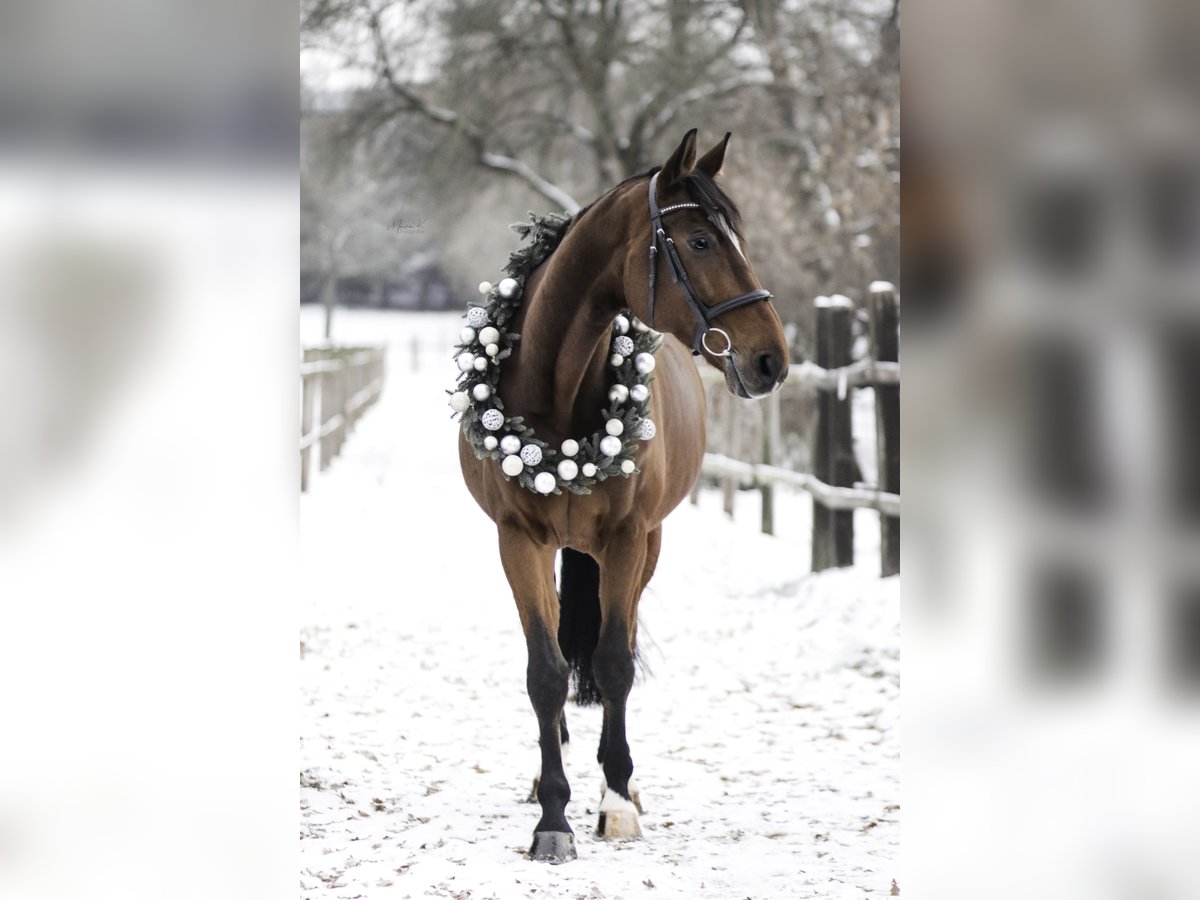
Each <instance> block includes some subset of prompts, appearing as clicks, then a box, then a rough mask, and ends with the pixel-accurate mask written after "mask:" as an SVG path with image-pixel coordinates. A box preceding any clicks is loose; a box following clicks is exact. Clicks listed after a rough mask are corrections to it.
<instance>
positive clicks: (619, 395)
mask: <svg viewBox="0 0 1200 900" xmlns="http://www.w3.org/2000/svg"><path fill="white" fill-rule="evenodd" d="M608 399H609V400H613V401H616V402H617V403H624V402H625V401H626V400H628V399H629V388H627V387H625V385H623V384H614V385H613V386H612V387H610V388H609V389H608Z"/></svg>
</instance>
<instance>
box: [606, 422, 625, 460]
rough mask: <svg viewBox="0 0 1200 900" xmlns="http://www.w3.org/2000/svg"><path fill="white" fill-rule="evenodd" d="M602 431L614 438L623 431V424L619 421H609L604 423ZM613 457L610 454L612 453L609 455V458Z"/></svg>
mask: <svg viewBox="0 0 1200 900" xmlns="http://www.w3.org/2000/svg"><path fill="white" fill-rule="evenodd" d="M604 430H605V431H607V432H608V433H609V434H611V435H613V436H616V435H619V434H621V433H622V432H624V431H625V423H624V422H622V421H621V420H620V419H609V420H608V421H607V422H605V423H604ZM613 455H614V454H612V453H610V454H609V456H613Z"/></svg>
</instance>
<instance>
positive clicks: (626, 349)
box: [612, 335, 633, 356]
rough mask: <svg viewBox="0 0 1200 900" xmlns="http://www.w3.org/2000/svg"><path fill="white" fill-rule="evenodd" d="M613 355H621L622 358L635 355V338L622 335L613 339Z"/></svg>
mask: <svg viewBox="0 0 1200 900" xmlns="http://www.w3.org/2000/svg"><path fill="white" fill-rule="evenodd" d="M612 351H613V353H620V354H621V355H622V356H630V355H632V354H633V338H631V337H626V336H625V335H621V336H620V337H615V338H613V342H612Z"/></svg>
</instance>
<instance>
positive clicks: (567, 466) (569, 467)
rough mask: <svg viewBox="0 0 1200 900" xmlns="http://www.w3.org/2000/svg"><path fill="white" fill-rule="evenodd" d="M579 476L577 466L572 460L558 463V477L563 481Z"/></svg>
mask: <svg viewBox="0 0 1200 900" xmlns="http://www.w3.org/2000/svg"><path fill="white" fill-rule="evenodd" d="M578 474H579V465H578V464H577V463H576V462H575V460H573V459H564V460H560V461H559V463H558V477H559V478H561V479H562V480H563V481H570V480H571V479H572V478H574V477H575V476H576V475H578Z"/></svg>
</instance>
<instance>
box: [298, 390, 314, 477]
mask: <svg viewBox="0 0 1200 900" xmlns="http://www.w3.org/2000/svg"><path fill="white" fill-rule="evenodd" d="M313 380H314V378H313V376H312V375H302V376H300V384H301V389H300V437H301V438H306V437H308V433H309V432H310V431H312V414H313ZM311 450H312V446H311V445H309V446H306V447H302V448H301V449H300V491H301V493H303V492H304V491H307V490H308V470H309V458H310V457H311V456H312V453H311V452H310V451H311Z"/></svg>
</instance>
